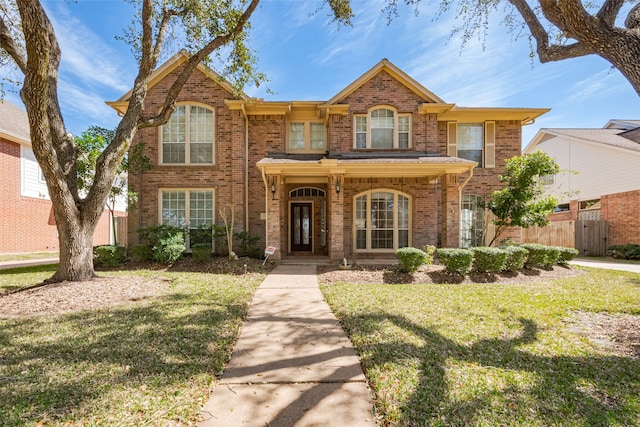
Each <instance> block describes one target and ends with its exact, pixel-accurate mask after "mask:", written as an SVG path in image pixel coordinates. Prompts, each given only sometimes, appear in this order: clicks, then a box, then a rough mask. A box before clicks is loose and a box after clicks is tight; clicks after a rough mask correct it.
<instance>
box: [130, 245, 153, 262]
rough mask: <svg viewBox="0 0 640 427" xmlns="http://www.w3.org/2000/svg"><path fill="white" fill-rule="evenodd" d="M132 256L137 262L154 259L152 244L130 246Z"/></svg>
mask: <svg viewBox="0 0 640 427" xmlns="http://www.w3.org/2000/svg"><path fill="white" fill-rule="evenodd" d="M129 252H130V255H131V258H133V260H134V261H136V262H141V261H151V260H152V259H153V250H152V249H151V246H147V245H134V246H131V248H129Z"/></svg>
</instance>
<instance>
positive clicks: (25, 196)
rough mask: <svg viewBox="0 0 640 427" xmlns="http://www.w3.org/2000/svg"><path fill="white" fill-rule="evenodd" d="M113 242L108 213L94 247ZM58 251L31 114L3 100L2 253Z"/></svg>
mask: <svg viewBox="0 0 640 427" xmlns="http://www.w3.org/2000/svg"><path fill="white" fill-rule="evenodd" d="M119 215H125V213H124V212H121V213H119ZM110 241H111V221H110V220H109V213H108V211H105V214H104V215H103V216H102V218H101V219H100V223H99V224H98V226H97V227H96V231H95V234H94V244H95V245H100V244H109V242H110ZM58 248H59V246H58V230H57V228H56V222H55V218H54V216H53V209H52V207H51V200H50V198H49V192H48V190H47V185H46V183H45V180H44V176H43V175H42V171H41V169H40V167H39V166H38V162H37V161H36V159H35V156H34V154H33V151H32V150H31V139H30V137H29V120H28V118H27V113H26V112H24V111H23V110H21V109H20V108H18V107H17V106H15V105H13V104H11V103H9V102H8V101H6V100H0V253H19V252H49V251H51V252H53V251H57V250H58Z"/></svg>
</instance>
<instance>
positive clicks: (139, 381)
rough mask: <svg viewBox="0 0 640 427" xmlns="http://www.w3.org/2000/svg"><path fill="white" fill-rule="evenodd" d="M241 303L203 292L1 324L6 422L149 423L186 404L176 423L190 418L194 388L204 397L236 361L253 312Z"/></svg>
mask: <svg viewBox="0 0 640 427" xmlns="http://www.w3.org/2000/svg"><path fill="white" fill-rule="evenodd" d="M203 288H211V287H203ZM241 299H242V298H238V297H229V296H228V295H226V294H222V295H220V292H215V291H211V289H203V290H202V291H201V293H200V294H198V295H197V296H195V297H194V296H193V295H189V296H187V295H184V294H170V295H165V296H161V297H158V298H154V299H153V300H150V301H148V302H143V303H140V304H136V306H129V307H120V308H113V309H109V310H100V311H84V312H76V313H73V314H67V315H61V316H57V317H54V318H53V319H51V318H48V317H47V318H45V317H31V318H25V319H19V320H15V319H14V320H0V325H2V326H1V327H0V343H1V347H0V419H2V425H3V426H14V425H15V426H18V425H20V426H22V425H27V424H35V423H37V422H38V421H40V420H42V419H47V420H48V421H49V422H62V421H64V420H67V419H68V420H76V419H78V418H79V419H83V418H84V419H85V421H86V422H91V421H87V420H92V419H93V420H94V421H95V419H100V418H101V419H102V421H101V422H102V423H105V424H107V425H108V424H110V423H113V424H117V425H121V424H123V423H124V424H130V425H134V424H138V423H140V424H146V423H154V422H155V421H153V420H154V418H153V417H155V416H157V414H162V412H163V411H165V410H166V411H168V408H170V407H172V405H176V406H180V407H184V408H182V409H180V408H179V409H178V411H182V412H179V414H180V416H179V417H178V419H183V420H184V419H192V418H193V417H194V416H196V415H197V410H198V402H197V401H196V399H195V398H194V397H193V395H191V393H193V390H190V388H193V387H194V384H193V383H194V382H195V383H196V388H198V391H200V392H202V391H203V389H204V391H205V392H206V391H207V389H208V387H209V385H210V382H211V380H212V379H213V375H214V373H217V372H220V371H221V370H222V369H223V367H224V363H225V362H226V361H227V360H228V358H229V357H230V352H231V349H232V343H233V342H234V341H235V338H236V334H237V331H238V329H239V327H240V325H241V322H242V318H243V317H244V316H245V315H246V311H247V305H243V303H242V302H240V300H241ZM166 389H168V390H169V391H168V392H167V390H166ZM141 390H142V391H141ZM185 394H186V396H185ZM114 396H115V398H114ZM118 399H121V400H120V401H118ZM136 399H139V401H137V400H136ZM163 399H164V400H163ZM145 402H147V403H148V402H151V403H150V404H149V406H148V407H145V405H147V403H145ZM200 404H201V402H200ZM113 414H115V415H114V416H116V419H115V420H113V421H108V420H107V419H106V418H107V416H111V415H113ZM92 417H93V418H92ZM136 417H139V418H136ZM170 417H171V416H170ZM169 419H170V420H171V419H173V418H169ZM49 422H48V423H47V424H49ZM98 424H99V422H98ZM74 425H75V424H74Z"/></svg>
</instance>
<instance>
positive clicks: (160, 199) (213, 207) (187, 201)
mask: <svg viewBox="0 0 640 427" xmlns="http://www.w3.org/2000/svg"><path fill="white" fill-rule="evenodd" d="M203 191H209V192H211V201H212V204H211V224H215V223H216V191H215V189H214V188H191V187H189V188H183V187H180V188H159V189H158V224H160V225H162V224H164V221H163V216H162V202H163V200H164V198H163V197H164V195H163V193H165V192H184V193H185V200H184V203H185V224H184V226H183V227H182V229H183V231H186V230H189V229H190V228H189V219H190V197H191V193H195V192H203ZM184 242H185V247H186V248H187V251H190V248H191V241H190V240H189V233H186V235H185V239H184ZM211 244H212V248H213V242H211Z"/></svg>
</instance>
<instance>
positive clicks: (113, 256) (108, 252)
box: [93, 245, 127, 267]
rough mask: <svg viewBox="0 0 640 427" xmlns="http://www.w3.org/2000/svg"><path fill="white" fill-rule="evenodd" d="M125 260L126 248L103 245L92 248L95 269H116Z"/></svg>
mask: <svg viewBox="0 0 640 427" xmlns="http://www.w3.org/2000/svg"><path fill="white" fill-rule="evenodd" d="M126 260H127V248H125V247H124V246H113V245H103V246H96V247H95V248H93V265H94V266H95V267H117V266H119V265H122V264H124V262H125V261H126Z"/></svg>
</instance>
